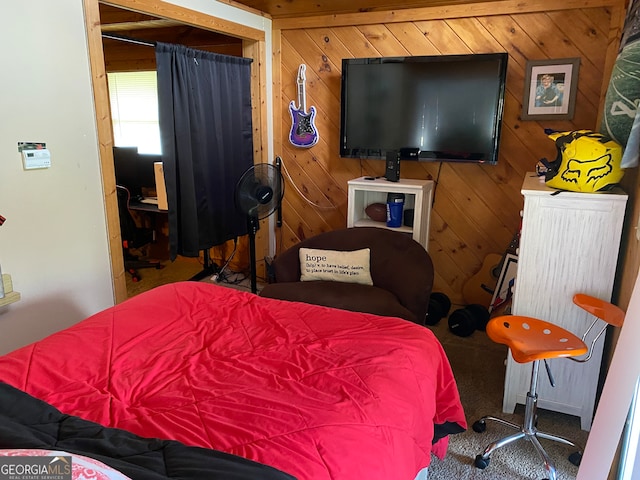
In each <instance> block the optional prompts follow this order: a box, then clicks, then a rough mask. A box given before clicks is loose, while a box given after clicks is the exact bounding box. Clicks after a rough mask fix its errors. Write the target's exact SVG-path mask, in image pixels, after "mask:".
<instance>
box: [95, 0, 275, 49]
mask: <svg viewBox="0 0 640 480" xmlns="http://www.w3.org/2000/svg"><path fill="white" fill-rule="evenodd" d="M101 3H104V4H105V5H112V6H114V7H120V8H124V9H127V10H132V11H134V12H140V13H145V14H147V15H153V16H155V17H160V18H166V19H169V20H176V21H178V22H180V23H184V24H186V25H191V26H194V27H198V28H204V29H207V30H212V31H215V32H220V33H225V34H227V35H231V36H232V37H236V38H243V39H247V40H255V41H264V39H265V33H264V32H263V31H262V30H257V29H255V28H251V27H247V26H246V25H242V24H239V23H233V22H230V21H228V20H223V19H221V18H216V17H213V16H210V15H206V14H204V13H201V12H197V11H195V10H190V9H188V8H184V7H180V6H178V5H173V4H170V3H166V2H159V1H157V0H108V1H104V2H101Z"/></svg>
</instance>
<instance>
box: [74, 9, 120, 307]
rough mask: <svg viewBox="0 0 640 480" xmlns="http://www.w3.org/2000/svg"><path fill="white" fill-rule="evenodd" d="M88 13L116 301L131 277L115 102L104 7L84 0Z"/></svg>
mask: <svg viewBox="0 0 640 480" xmlns="http://www.w3.org/2000/svg"><path fill="white" fill-rule="evenodd" d="M84 17H85V25H86V28H87V42H88V45H87V46H88V50H89V60H90V67H91V80H92V84H93V103H94V108H95V112H96V128H97V133H98V145H99V154H100V170H101V172H102V186H103V187H102V188H103V190H102V191H103V194H104V205H105V210H106V217H107V218H106V219H107V237H108V244H109V253H110V259H111V274H112V277H113V280H112V285H113V295H114V302H115V303H120V302H122V301H123V300H126V299H127V281H126V278H125V272H124V258H123V255H122V238H121V236H120V219H119V215H118V197H117V194H116V176H115V169H114V166H113V130H112V124H111V106H110V103H109V91H108V86H107V72H106V70H105V66H104V53H103V50H102V35H101V31H100V10H99V7H98V0H84Z"/></svg>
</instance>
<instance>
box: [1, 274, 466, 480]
mask: <svg viewBox="0 0 640 480" xmlns="http://www.w3.org/2000/svg"><path fill="white" fill-rule="evenodd" d="M0 380H3V381H6V382H7V383H9V384H12V385H13V386H15V387H17V388H19V389H21V390H23V391H25V392H27V393H30V394H31V395H33V396H35V397H38V398H40V399H42V400H45V401H46V402H48V403H50V404H52V405H53V406H55V407H57V408H58V409H60V410H61V411H63V412H64V413H68V414H73V415H77V416H80V417H82V418H85V419H88V420H92V421H94V422H98V423H101V424H104V425H106V426H111V427H118V428H122V429H126V430H129V431H132V432H134V433H136V434H138V435H142V436H146V437H158V438H164V439H175V440H179V441H181V442H184V443H186V444H189V445H197V446H203V447H209V448H213V449H217V450H222V451H225V452H229V453H234V454H237V455H240V456H243V457H246V458H249V459H252V460H255V461H258V462H261V463H265V464H268V465H272V466H274V467H276V468H279V469H281V470H284V471H285V472H289V473H291V474H292V475H294V476H296V477H298V478H299V479H300V480H305V479H309V480H323V479H334V480H338V479H340V480H355V479H361V478H362V479H364V478H366V479H368V480H376V479H379V480H393V479H399V480H400V479H402V480H413V479H414V478H415V476H416V474H417V473H418V472H419V471H420V470H421V469H422V468H424V467H426V466H427V465H428V464H429V462H430V459H431V453H432V452H433V453H435V454H436V455H437V456H439V457H442V456H443V455H444V453H445V450H446V446H447V440H448V438H447V437H446V436H444V437H443V438H442V439H440V440H439V441H436V442H435V443H433V442H434V426H436V427H437V428H436V431H437V432H440V433H438V434H437V436H440V435H442V432H447V431H448V432H452V433H453V432H456V431H460V430H462V428H466V423H465V419H464V414H463V411H462V407H461V405H460V401H459V397H458V392H457V388H456V384H455V380H454V378H453V376H452V373H451V369H450V366H449V363H448V361H447V359H446V357H445V354H444V352H443V350H442V347H441V346H440V344H439V342H438V341H437V340H436V338H435V337H434V335H433V334H432V333H431V331H429V330H428V329H426V328H424V327H421V326H419V325H416V324H413V323H411V322H407V321H405V320H400V319H396V318H387V317H379V316H375V315H370V314H360V313H353V312H346V311H341V310H335V309H330V308H325V307H319V306H313V305H307V304H303V303H289V302H284V301H279V300H272V299H268V298H261V297H258V296H255V295H252V294H249V293H244V292H239V291H235V290H231V289H228V288H225V287H221V286H216V285H211V284H205V283H195V282H184V283H176V284H171V285H167V286H163V287H159V288H156V289H154V290H152V291H150V292H147V293H145V294H142V295H139V296H137V297H134V298H133V299H130V300H128V301H126V302H124V303H122V304H120V305H117V306H115V307H113V308H109V309H107V310H105V311H103V312H100V313H98V314H96V315H94V316H92V317H90V318H88V319H86V320H84V321H82V322H80V323H78V324H77V325H75V326H73V327H71V328H69V329H67V330H64V331H62V332H59V333H56V334H54V335H52V336H50V337H48V338H46V339H44V340H42V341H40V342H36V343H34V344H31V345H29V346H26V347H24V348H22V349H20V350H17V351H15V352H13V353H11V354H9V355H6V356H4V357H0Z"/></svg>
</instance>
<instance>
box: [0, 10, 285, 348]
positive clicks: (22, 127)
mask: <svg viewBox="0 0 640 480" xmlns="http://www.w3.org/2000/svg"><path fill="white" fill-rule="evenodd" d="M174 3H176V4H179V5H181V6H184V7H186V8H191V9H194V10H201V11H204V12H205V13H211V14H212V15H216V16H220V17H221V18H224V19H228V20H230V21H235V22H238V23H241V22H242V23H246V24H248V25H249V26H252V27H254V28H259V29H266V30H268V31H269V33H268V34H267V37H268V49H267V51H270V49H271V42H270V35H271V33H270V28H271V25H270V22H269V21H268V20H265V19H263V18H262V17H260V16H257V15H253V14H248V13H247V12H243V11H239V10H236V9H234V8H233V7H229V6H228V5H223V4H219V3H218V2H214V1H211V0H207V1H202V0H181V1H177V2H174ZM0 18H3V19H5V22H3V27H2V29H0V215H3V216H4V217H6V218H7V220H6V222H5V224H4V225H3V226H2V227H0V266H1V267H2V271H3V272H4V273H10V274H11V276H12V279H13V284H14V289H15V290H16V291H19V292H20V293H21V295H22V299H21V300H20V301H19V302H17V303H14V304H12V305H9V306H6V307H0V354H3V353H7V352H9V351H11V350H13V349H15V348H18V347H20V346H23V345H26V344H28V343H30V342H32V341H35V340H38V339H40V338H42V337H44V336H46V335H48V334H50V333H53V332H55V331H57V330H60V329H62V328H65V327H67V326H70V325H72V324H74V323H76V322H78V321H80V320H82V319H83V318H85V317H87V316H89V315H91V314H93V313H95V312H97V311H99V310H102V309H104V308H106V307H108V306H110V305H113V301H114V300H113V299H114V294H113V289H112V286H111V277H112V273H111V268H110V262H109V250H108V244H107V229H106V216H105V211H104V205H103V192H102V182H101V177H100V162H99V153H98V145H97V133H96V125H95V114H94V108H93V99H92V90H91V76H90V68H89V58H88V49H87V44H86V33H85V28H84V19H83V7H82V1H81V0H55V1H51V0H21V1H16V2H9V1H3V2H1V3H0ZM268 62H269V65H268V78H270V76H271V59H270V58H268ZM268 88H269V92H268V97H267V98H268V99H269V102H271V100H270V99H271V91H270V88H271V86H270V83H268ZM268 109H269V110H268V114H267V118H269V119H271V113H270V112H271V104H270V103H269V105H268ZM21 141H29V142H33V141H37V142H46V143H47V147H48V148H49V149H50V151H51V162H52V166H51V168H49V169H44V170H31V171H25V170H23V168H22V161H21V157H20V154H19V153H18V150H17V144H18V142H21ZM272 148H273V147H272V145H271V146H270V152H271V151H272ZM270 155H271V153H270Z"/></svg>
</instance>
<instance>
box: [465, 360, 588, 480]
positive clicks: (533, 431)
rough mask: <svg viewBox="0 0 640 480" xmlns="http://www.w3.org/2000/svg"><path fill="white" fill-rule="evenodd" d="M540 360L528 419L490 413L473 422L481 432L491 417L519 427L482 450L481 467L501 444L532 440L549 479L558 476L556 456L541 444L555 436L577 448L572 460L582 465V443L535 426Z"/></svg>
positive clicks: (535, 367) (529, 398)
mask: <svg viewBox="0 0 640 480" xmlns="http://www.w3.org/2000/svg"><path fill="white" fill-rule="evenodd" d="M539 362H540V361H539V360H538V361H535V362H533V372H532V375H531V388H530V391H529V392H528V393H527V402H526V405H525V413H524V421H523V424H522V425H518V424H516V423H513V422H509V421H507V420H504V419H502V418H498V417H493V416H489V415H487V416H485V417H482V418H481V419H480V420H478V421H476V422H475V423H474V424H473V430H474V431H476V432H478V433H482V432H484V431H485V430H486V428H487V424H486V422H487V420H489V421H493V422H497V423H500V424H502V425H505V426H507V427H510V428H513V429H514V430H517V431H518V432H517V433H514V434H512V435H509V436H507V437H504V438H501V439H499V440H496V441H495V442H492V443H490V444H489V445H487V447H486V448H485V449H484V451H483V452H482V453H481V454H479V455H477V456H476V458H475V462H474V465H475V466H476V467H477V468H480V469H485V468H487V467H488V466H489V460H490V457H491V454H492V453H493V452H494V451H495V450H497V449H498V448H501V447H504V446H505V445H509V444H511V443H514V442H517V441H518V440H528V441H530V442H531V443H532V444H533V446H534V447H535V449H536V451H537V452H538V455H539V456H540V459H541V460H542V461H543V462H544V468H545V469H546V471H547V474H548V480H556V479H557V474H556V466H555V464H554V463H553V460H551V457H550V456H549V454H548V453H547V452H546V451H545V449H544V447H543V446H542V445H541V444H540V440H539V439H540V438H542V439H545V440H553V441H554V442H558V443H563V444H565V445H569V446H571V447H574V448H576V449H577V451H576V452H574V453H572V454H571V455H569V461H570V462H571V463H573V464H574V465H576V466H579V465H580V461H581V460H582V453H583V451H584V449H583V448H582V447H581V446H579V445H578V444H576V443H574V442H573V441H571V440H569V439H567V438H564V437H561V436H558V435H553V434H551V433H545V432H541V431H538V429H537V428H536V426H535V424H536V423H537V409H538V395H537V393H536V383H537V377H538V369H539Z"/></svg>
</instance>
